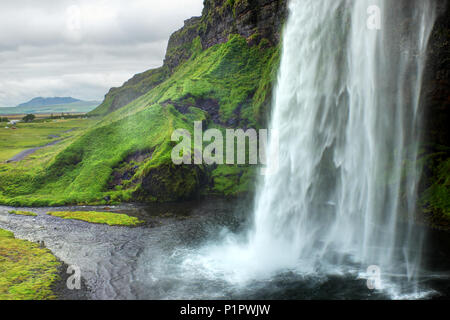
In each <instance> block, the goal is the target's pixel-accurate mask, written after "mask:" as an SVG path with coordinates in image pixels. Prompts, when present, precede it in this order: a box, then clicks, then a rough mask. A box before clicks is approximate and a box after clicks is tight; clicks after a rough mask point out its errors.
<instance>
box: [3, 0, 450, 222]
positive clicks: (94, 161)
mask: <svg viewBox="0 0 450 320" xmlns="http://www.w3.org/2000/svg"><path fill="white" fill-rule="evenodd" d="M286 2H287V1H285V0H205V1H204V10H203V13H202V16H201V17H195V18H191V19H189V20H186V21H185V25H184V27H183V28H181V29H180V30H178V31H176V32H175V33H174V34H173V35H172V36H171V37H170V40H169V44H168V48H167V53H166V57H165V60H164V64H163V66H161V67H160V68H157V69H154V70H149V71H146V72H144V73H141V74H138V75H136V76H134V77H133V78H132V79H130V80H129V81H127V82H126V83H125V84H124V85H123V86H122V87H120V88H113V89H111V90H110V92H109V93H108V94H107V95H106V97H105V100H104V102H103V103H102V104H101V105H100V106H99V107H98V108H97V109H96V110H94V111H93V112H92V113H91V115H101V117H99V120H98V122H97V123H96V124H95V125H94V126H93V127H91V128H90V129H89V130H86V131H85V132H84V133H83V134H82V135H79V136H77V137H76V138H74V139H73V140H67V142H65V143H64V144H62V145H61V146H58V147H57V148H55V149H52V150H51V151H48V152H47V153H45V154H43V155H42V156H40V155H37V156H36V157H37V158H38V160H36V159H35V160H33V159H25V160H23V161H20V162H18V163H9V164H0V202H1V203H5V204H10V205H30V206H43V205H63V204H69V203H70V204H73V203H75V204H87V203H89V204H106V203H117V202H121V201H171V200H182V199H189V198H192V197H195V196H199V195H211V194H216V195H236V194H240V193H245V192H248V191H251V190H252V188H253V184H254V181H255V172H256V170H255V168H254V167H248V166H237V165H236V166H226V165H218V166H216V165H213V166H207V165H200V166H193V165H192V166H189V165H183V166H176V165H174V164H173V163H172V161H171V157H170V155H171V150H172V148H173V147H174V145H175V143H174V142H172V141H171V134H172V133H173V131H174V130H175V129H180V128H184V129H187V130H188V131H190V132H191V133H192V131H193V122H194V121H202V122H203V129H204V130H205V129H207V128H217V129H219V130H225V128H250V127H254V128H256V129H258V128H261V127H264V126H265V125H266V121H267V115H268V110H269V106H270V103H271V99H272V89H273V85H274V82H275V79H276V73H277V68H278V64H279V58H280V45H279V44H280V38H281V31H282V25H283V22H284V20H285V18H286V12H287V10H286ZM446 2H447V1H442V2H440V7H441V9H440V10H441V15H440V16H439V19H438V21H437V23H436V27H435V28H434V31H433V34H432V37H431V41H430V46H429V59H428V64H427V68H426V79H425V82H424V83H425V86H424V90H423V94H422V98H423V103H422V105H423V106H424V109H423V110H424V118H425V119H427V120H426V121H424V122H423V124H424V130H423V132H424V143H423V147H422V152H421V158H420V160H421V162H420V163H422V164H424V175H423V177H424V178H423V179H422V183H421V190H420V199H421V204H422V206H423V208H424V209H425V211H426V212H428V213H429V214H430V215H431V216H432V217H443V218H445V217H447V216H448V215H449V214H448V212H449V195H450V192H449V183H450V178H449V172H450V170H449V154H450V145H449V141H450V140H449V137H450V128H449V125H448V124H449V123H450V122H449V101H450V97H449V91H448V87H449V74H450V65H449V39H450V31H449V30H450V28H449V21H450V19H449V18H448V17H449V16H450V15H449V7H448V6H447V7H445V6H444V4H446Z"/></svg>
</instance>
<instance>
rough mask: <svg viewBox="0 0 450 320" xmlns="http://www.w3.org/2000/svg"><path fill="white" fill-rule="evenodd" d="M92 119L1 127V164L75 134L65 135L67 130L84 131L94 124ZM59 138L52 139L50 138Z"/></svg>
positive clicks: (48, 121) (49, 121)
mask: <svg viewBox="0 0 450 320" xmlns="http://www.w3.org/2000/svg"><path fill="white" fill-rule="evenodd" d="M94 121H95V120H92V119H89V120H88V119H71V120H54V121H53V120H47V121H45V122H36V123H18V124H17V125H16V128H17V129H12V128H8V129H6V128H5V127H6V126H8V127H10V126H9V125H2V126H1V127H0V162H2V161H6V160H9V159H11V158H12V157H13V156H14V155H16V154H18V153H20V152H21V151H24V150H26V149H30V148H34V147H40V146H44V145H46V144H48V143H50V142H52V141H55V140H60V139H64V138H67V137H69V136H71V135H73V132H70V133H65V131H67V130H71V129H73V128H77V130H82V129H83V128H86V127H88V126H90V125H92V124H93V123H94ZM56 135H57V136H59V138H51V137H50V136H56Z"/></svg>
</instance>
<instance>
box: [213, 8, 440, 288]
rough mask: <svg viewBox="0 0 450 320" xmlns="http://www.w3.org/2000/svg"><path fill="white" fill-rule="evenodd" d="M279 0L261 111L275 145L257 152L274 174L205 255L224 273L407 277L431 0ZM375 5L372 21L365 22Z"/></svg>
mask: <svg viewBox="0 0 450 320" xmlns="http://www.w3.org/2000/svg"><path fill="white" fill-rule="evenodd" d="M289 9H290V15H289V18H288V21H287V24H286V26H285V30H284V34H283V47H282V57H281V65H280V69H279V74H278V81H277V87H276V91H275V95H274V97H275V98H274V102H273V108H272V114H271V121H270V130H272V132H273V131H274V130H276V131H277V132H278V134H277V136H278V139H279V143H275V141H274V140H273V139H274V138H272V139H269V147H268V152H267V154H268V155H272V154H274V153H275V152H276V153H277V154H278V157H276V158H277V159H274V158H271V157H270V156H268V163H269V166H270V164H271V161H275V160H277V161H278V172H276V173H275V174H272V175H267V176H265V177H264V178H261V181H260V182H259V185H258V189H257V190H258V191H257V195H256V198H255V209H254V210H255V212H254V226H253V228H252V230H250V232H249V234H248V235H247V237H246V240H245V241H244V242H243V241H240V240H238V239H236V237H229V238H228V239H227V240H226V243H225V244H221V245H219V246H215V247H214V248H212V247H210V248H209V253H208V259H207V262H205V263H207V264H208V265H209V266H211V265H214V266H215V268H219V269H220V271H221V272H222V273H224V274H227V273H229V274H230V276H231V277H232V279H234V280H243V279H248V278H252V277H258V276H264V275H270V274H273V273H274V272H280V271H283V270H300V271H301V272H305V273H309V274H320V273H339V272H349V270H353V271H355V272H356V273H357V274H359V275H364V273H365V272H366V270H367V268H368V267H369V266H376V267H377V268H379V270H380V272H381V277H382V278H383V280H386V281H388V282H389V281H390V280H392V279H396V278H398V279H401V282H402V283H410V282H413V281H414V279H415V278H416V277H417V272H418V266H419V265H420V260H421V246H422V241H423V235H422V234H420V232H418V231H415V230H413V221H414V213H415V209H416V191H417V181H418V178H419V175H420V172H419V170H418V169H417V168H416V158H417V154H418V143H419V140H420V132H419V130H418V128H419V124H420V121H421V120H420V118H421V112H420V110H421V109H420V108H419V100H420V91H421V85H422V83H421V81H422V74H423V70H424V64H425V60H426V48H427V42H428V38H429V36H430V33H431V30H432V27H433V24H434V20H435V11H436V10H435V3H434V2H433V1H423V0H408V1H396V0H292V1H290V4H289ZM378 9H379V11H377V10H378ZM377 13H379V17H380V19H381V21H380V22H381V23H380V25H379V26H378V27H379V28H369V26H368V23H367V22H368V20H369V19H371V18H374V19H375V20H374V21H375V22H376V18H377V16H376V14H377ZM372 14H375V16H372ZM274 136H275V135H272V137H274ZM274 148H277V149H276V150H275V149H274ZM218 266H220V267H218ZM386 281H383V283H387V282H386Z"/></svg>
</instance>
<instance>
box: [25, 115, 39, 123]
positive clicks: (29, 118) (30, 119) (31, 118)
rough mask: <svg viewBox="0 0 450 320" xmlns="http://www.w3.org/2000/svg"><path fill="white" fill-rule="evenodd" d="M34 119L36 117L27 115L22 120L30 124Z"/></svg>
mask: <svg viewBox="0 0 450 320" xmlns="http://www.w3.org/2000/svg"><path fill="white" fill-rule="evenodd" d="M34 119H36V116H35V115H34V114H27V115H26V116H25V117H23V118H22V120H23V121H25V122H31V121H33V120H34Z"/></svg>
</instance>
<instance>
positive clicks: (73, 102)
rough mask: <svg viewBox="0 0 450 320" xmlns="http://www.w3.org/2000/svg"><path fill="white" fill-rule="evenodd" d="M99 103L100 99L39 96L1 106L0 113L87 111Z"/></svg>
mask: <svg viewBox="0 0 450 320" xmlns="http://www.w3.org/2000/svg"><path fill="white" fill-rule="evenodd" d="M99 104H100V101H82V100H79V99H75V98H72V97H52V98H43V97H38V98H34V99H32V100H30V101H28V102H25V103H22V104H19V105H18V106H17V107H13V108H0V114H1V115H8V114H9V115H11V114H26V113H35V114H50V113H61V112H64V113H87V112H90V111H92V110H93V109H95V108H96V107H97V106H98V105H99Z"/></svg>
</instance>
